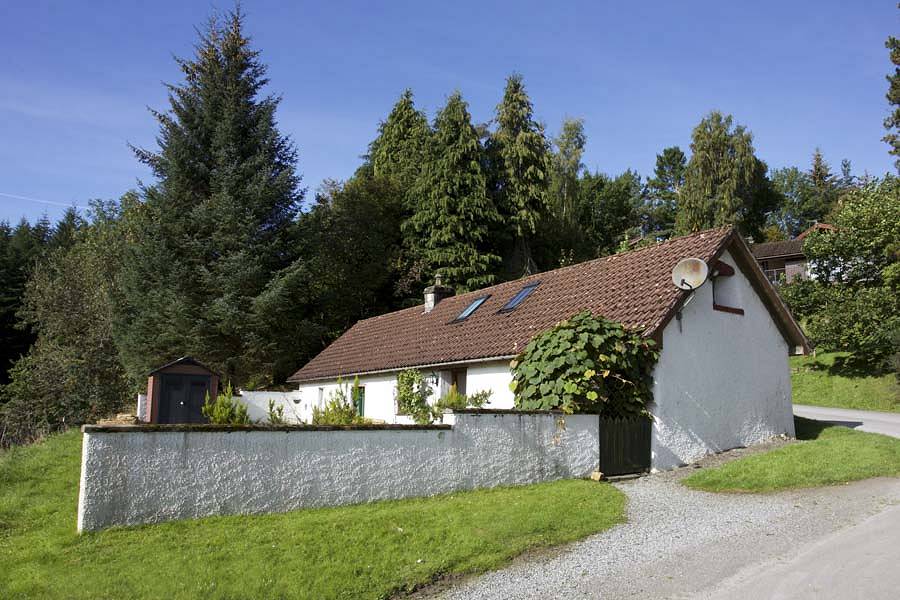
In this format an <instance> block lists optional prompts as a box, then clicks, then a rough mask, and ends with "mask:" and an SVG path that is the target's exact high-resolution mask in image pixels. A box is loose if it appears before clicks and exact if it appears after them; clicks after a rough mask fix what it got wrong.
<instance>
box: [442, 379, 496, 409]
mask: <svg viewBox="0 0 900 600" xmlns="http://www.w3.org/2000/svg"><path fill="white" fill-rule="evenodd" d="M491 393H492V392H491V390H481V391H479V392H475V393H474V394H468V395H467V394H462V393H460V391H459V390H458V389H457V387H456V384H454V385H451V386H450V389H449V390H448V391H447V393H446V394H444V395H443V396H442V397H441V398H440V400H438V401H437V402H436V403H435V405H434V407H435V408H436V409H437V410H438V411H439V412H443V411H445V410H460V409H463V408H481V407H482V406H484V405H485V404H487V403H488V402H490V400H491Z"/></svg>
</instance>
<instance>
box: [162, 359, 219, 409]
mask: <svg viewBox="0 0 900 600" xmlns="http://www.w3.org/2000/svg"><path fill="white" fill-rule="evenodd" d="M218 392H219V376H218V375H217V374H216V373H215V372H213V371H212V370H211V369H210V368H208V367H207V366H205V365H203V364H201V363H199V362H198V361H196V360H194V359H193V358H191V357H190V356H184V357H182V358H179V359H178V360H175V361H172V362H170V363H168V364H165V365H163V366H161V367H158V368H156V369H154V370H153V371H150V374H149V377H148V378H147V402H148V403H149V405H150V406H149V408H150V410H149V418H148V421H149V422H150V423H205V422H206V417H204V416H203V412H202V409H203V403H204V402H205V400H206V394H207V393H208V394H209V397H210V398H215V397H216V394H218Z"/></svg>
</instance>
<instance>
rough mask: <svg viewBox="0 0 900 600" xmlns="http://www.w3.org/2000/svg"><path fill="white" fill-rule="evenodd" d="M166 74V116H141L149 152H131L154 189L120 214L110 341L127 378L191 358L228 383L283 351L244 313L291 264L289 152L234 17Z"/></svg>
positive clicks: (294, 198) (294, 201)
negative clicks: (171, 81)
mask: <svg viewBox="0 0 900 600" xmlns="http://www.w3.org/2000/svg"><path fill="white" fill-rule="evenodd" d="M178 64H179V66H180V67H181V71H182V72H183V74H184V81H183V82H182V83H179V84H175V85H169V86H167V87H168V89H169V110H168V111H165V112H159V111H152V112H153V115H154V117H155V118H156V120H157V121H158V122H159V135H158V138H157V140H158V143H159V149H158V150H156V151H152V150H145V149H137V148H136V149H135V153H136V155H137V157H138V159H139V160H140V161H141V162H143V163H145V164H147V165H149V166H150V168H151V169H152V170H153V173H154V175H155V176H156V179H157V182H156V183H155V184H154V185H152V186H149V187H145V188H144V189H143V198H142V202H136V203H133V204H132V205H131V206H128V207H126V210H125V216H124V231H125V232H126V235H128V236H130V238H131V239H132V240H133V243H132V244H130V245H129V246H128V249H127V251H126V252H125V255H124V256H123V267H122V273H121V286H120V290H121V293H122V294H123V297H124V301H123V302H122V303H121V304H122V306H124V309H123V310H122V311H121V313H120V314H118V315H117V320H116V338H117V343H118V345H119V346H120V348H121V350H122V354H123V357H124V360H125V362H126V367H127V369H128V371H129V373H130V374H131V375H132V377H135V378H136V379H138V378H139V377H140V375H141V374H142V373H143V372H144V371H146V370H147V369H148V368H150V367H152V366H154V365H158V364H160V363H162V362H164V361H166V360H170V359H172V358H175V357H177V356H179V355H183V354H192V355H194V356H196V357H197V358H198V359H200V360H203V361H206V362H208V363H209V364H210V366H211V367H213V368H214V369H216V370H218V371H220V372H221V374H222V375H223V377H225V378H226V379H235V380H236V383H240V382H242V381H243V380H245V378H247V377H249V376H251V375H256V374H259V373H260V372H261V371H266V370H267V369H269V368H271V361H270V360H268V359H269V358H270V357H271V356H272V355H274V354H277V353H278V352H280V351H282V350H283V349H280V348H272V347H270V346H267V347H265V348H264V347H262V345H263V344H264V340H266V337H267V336H266V335H265V330H266V328H268V327H272V326H274V325H275V324H271V323H266V322H264V320H263V319H261V318H260V315H257V314H255V313H254V308H253V307H254V298H255V297H257V296H258V295H259V294H260V293H261V292H262V291H263V290H264V288H265V287H266V285H267V284H268V282H269V281H270V280H271V279H272V277H273V275H274V274H275V273H277V272H278V271H279V270H280V269H283V268H285V267H286V266H288V265H290V264H291V262H292V259H293V258H294V255H295V254H296V251H295V247H296V236H295V231H296V224H295V217H296V215H297V213H298V207H299V202H300V200H301V199H302V192H301V191H300V189H299V187H298V186H299V177H298V176H297V175H296V173H295V163H296V158H297V153H296V150H295V148H294V146H293V144H292V143H291V141H290V140H289V139H288V138H286V137H285V136H283V135H282V134H281V133H279V131H278V130H277V128H276V124H275V110H276V108H277V106H278V103H279V98H278V97H276V96H272V95H263V88H264V86H265V85H266V84H267V83H268V80H267V79H266V77H265V74H266V66H265V65H264V64H263V63H262V62H260V60H259V53H258V52H257V51H256V50H254V49H252V48H251V46H250V40H249V38H248V37H247V36H246V35H245V34H244V24H243V15H242V14H241V13H240V12H239V11H236V12H232V13H229V14H227V15H226V16H225V17H224V19H221V20H219V19H216V18H213V19H211V20H210V22H209V25H208V26H207V28H206V29H205V31H204V32H203V33H202V34H201V38H200V41H199V43H198V45H197V47H196V55H195V56H194V57H193V58H191V59H180V60H178ZM278 327H280V328H282V329H284V328H287V327H289V324H287V323H280V324H278ZM297 343H298V344H299V343H300V342H299V341H298V342H297ZM250 357H253V358H252V359H251V358H250Z"/></svg>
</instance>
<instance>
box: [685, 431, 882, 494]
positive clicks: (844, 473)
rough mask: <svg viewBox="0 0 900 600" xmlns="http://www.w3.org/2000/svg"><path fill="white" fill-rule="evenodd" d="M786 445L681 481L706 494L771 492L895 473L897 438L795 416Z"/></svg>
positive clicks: (703, 471) (701, 472) (706, 470)
mask: <svg viewBox="0 0 900 600" xmlns="http://www.w3.org/2000/svg"><path fill="white" fill-rule="evenodd" d="M795 423H796V426H797V439H798V440H802V441H801V442H799V443H796V444H791V445H789V446H784V447H782V448H778V449H777V450H772V451H771V452H766V453H765V454H757V455H755V456H748V457H746V458H741V459H738V460H735V461H732V462H730V463H727V464H725V465H722V466H721V467H716V468H713V469H704V470H702V471H698V472H696V473H694V474H693V475H691V476H690V477H687V478H686V479H684V480H683V483H684V484H685V485H686V486H688V487H690V488H694V489H698V490H705V491H708V492H774V491H778V490H785V489H791V488H804V487H815V486H820V485H833V484H836V483H845V482H847V481H854V480H857V479H867V478H869V477H880V476H897V475H900V440H898V439H895V438H891V437H888V436H885V435H878V434H876V433H865V432H862V431H854V430H853V429H849V428H847V427H842V426H839V425H828V424H826V423H821V422H818V421H811V420H809V419H802V418H800V417H795Z"/></svg>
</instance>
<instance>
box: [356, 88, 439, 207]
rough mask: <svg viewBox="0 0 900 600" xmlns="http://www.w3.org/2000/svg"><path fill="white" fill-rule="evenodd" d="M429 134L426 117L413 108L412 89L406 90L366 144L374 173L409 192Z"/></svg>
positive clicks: (413, 183) (413, 184)
mask: <svg viewBox="0 0 900 600" xmlns="http://www.w3.org/2000/svg"><path fill="white" fill-rule="evenodd" d="M429 134H430V129H429V127H428V118H427V117H426V116H425V114H424V113H423V112H422V111H420V110H417V109H416V107H415V104H414V102H413V93H412V90H409V89H407V90H405V91H404V92H403V94H402V95H401V96H400V99H399V100H397V103H396V104H394V108H393V109H392V110H391V112H390V114H389V115H388V116H387V119H385V120H384V122H382V123H381V125H380V126H379V128H378V137H377V138H376V139H375V140H374V141H372V143H371V144H370V146H369V160H370V161H371V163H372V169H373V173H374V175H375V176H376V177H386V178H388V179H390V180H392V181H393V183H394V184H395V185H397V186H399V188H400V189H401V190H403V191H404V193H405V194H407V195H410V194H411V191H412V189H413V188H414V186H415V185H416V182H417V181H418V179H419V175H420V174H421V170H422V158H423V156H424V155H425V151H426V148H427V147H428V137H429ZM409 208H410V209H412V208H413V207H412V206H411V207H409Z"/></svg>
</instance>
